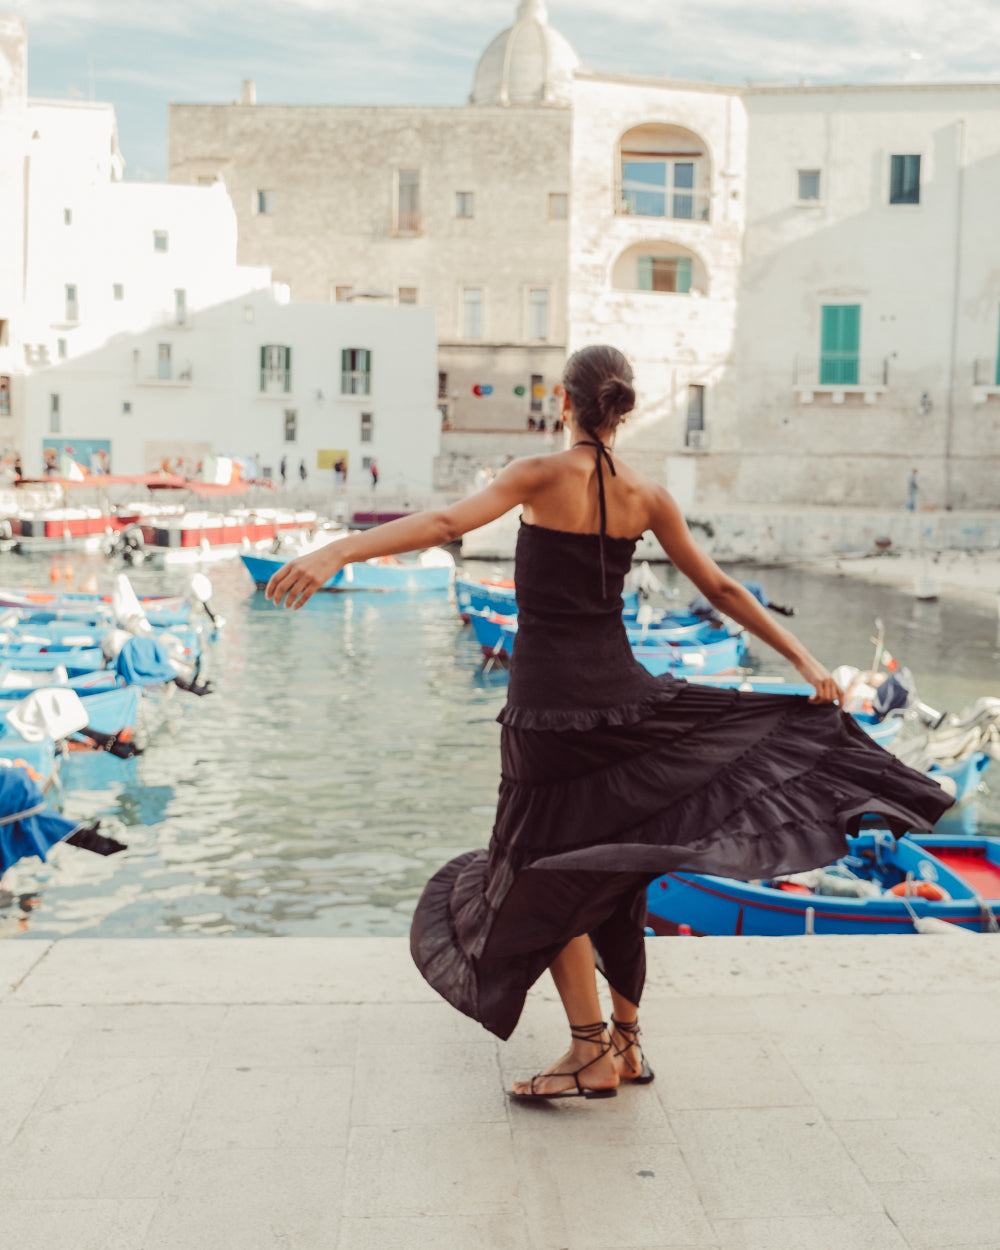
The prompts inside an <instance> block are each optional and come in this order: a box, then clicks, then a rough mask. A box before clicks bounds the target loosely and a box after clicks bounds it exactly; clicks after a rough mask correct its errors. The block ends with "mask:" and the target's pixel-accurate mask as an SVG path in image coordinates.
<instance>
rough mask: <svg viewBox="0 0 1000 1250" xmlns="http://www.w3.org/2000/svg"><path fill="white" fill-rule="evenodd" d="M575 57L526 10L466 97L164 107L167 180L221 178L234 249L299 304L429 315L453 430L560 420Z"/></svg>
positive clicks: (534, 4) (528, 2)
mask: <svg viewBox="0 0 1000 1250" xmlns="http://www.w3.org/2000/svg"><path fill="white" fill-rule="evenodd" d="M576 65H577V59H576V56H575V54H574V53H573V51H572V49H571V48H570V47H569V45H568V44H567V43H566V41H565V40H564V39H563V38H562V36H561V35H559V34H558V33H557V32H556V31H554V30H553V29H552V27H551V26H549V25H548V22H547V20H546V14H545V6H544V5H543V4H542V3H540V0H522V3H521V4H520V5H519V8H518V13H517V20H516V21H515V23H514V25H513V26H512V27H511V28H510V29H509V30H508V31H505V32H504V33H503V34H502V35H501V36H499V38H498V39H496V40H495V41H494V42H493V43H492V44H491V45H490V47H489V48H488V49H487V50H486V52H485V53H484V55H483V57H482V60H481V61H480V64H479V67H478V69H477V71H476V76H475V81H474V84H473V89H472V94H471V97H470V104H469V105H467V106H459V107H455V108H405V107H404V108H400V107H371V108H353V107H340V106H307V105H304V106H288V105H266V104H258V103H256V94H255V90H254V87H253V84H252V83H245V84H244V90H243V95H242V98H241V100H240V101H239V102H238V103H236V104H229V105H211V104H173V105H171V107H170V128H169V132H170V155H169V178H170V180H171V181H173V182H183V183H189V184H210V183H212V182H213V181H215V180H216V179H219V180H222V181H224V182H225V184H226V186H227V188H228V190H229V192H230V194H231V196H232V199H233V203H234V205H235V207H236V214H237V218H238V221H239V256H240V260H241V262H242V263H244V264H251V265H257V264H265V265H269V266H271V267H272V268H273V270H274V274H275V277H276V279H277V280H279V281H281V282H284V283H287V284H288V286H289V288H290V290H291V294H292V299H293V300H325V301H331V302H337V301H346V300H349V299H350V298H351V297H352V296H354V295H356V294H358V293H359V292H363V293H366V294H367V295H369V296H370V295H371V294H373V293H375V294H380V295H381V296H382V297H383V298H385V299H388V300H391V301H393V302H397V303H400V304H413V303H416V304H421V305H426V306H429V307H432V308H433V309H434V310H435V311H436V315H437V327H438V351H439V355H438V371H439V398H440V404H441V406H442V410H443V413H444V415H445V416H446V417H447V419H448V421H449V422H450V424H452V425H454V426H459V427H461V428H464V429H495V428H501V429H503V428H506V429H523V428H524V427H525V425H526V423H527V419H528V417H529V416H532V415H533V416H534V418H535V419H540V418H541V417H542V416H551V402H552V396H551V389H552V386H553V384H554V382H555V381H556V380H557V379H558V374H559V370H560V369H561V366H562V362H563V359H564V357H565V352H566V276H567V256H568V220H567V215H568V192H569V161H570V127H571V121H572V118H571V112H570V109H569V101H570V95H571V92H572V85H573V84H572V79H573V71H574V69H575V68H576Z"/></svg>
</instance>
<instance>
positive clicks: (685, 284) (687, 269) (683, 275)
mask: <svg viewBox="0 0 1000 1250" xmlns="http://www.w3.org/2000/svg"><path fill="white" fill-rule="evenodd" d="M690 290H691V257H690V256H678V257H677V292H678V294H679V295H687V293H688V291H690Z"/></svg>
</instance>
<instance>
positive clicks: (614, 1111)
mask: <svg viewBox="0 0 1000 1250" xmlns="http://www.w3.org/2000/svg"><path fill="white" fill-rule="evenodd" d="M647 946H648V955H649V966H650V976H649V982H648V987H647V993H646V997H645V1001H644V1003H643V1024H644V1029H645V1039H644V1040H645V1042H646V1047H647V1053H648V1055H649V1058H650V1061H651V1062H652V1064H653V1066H654V1067H655V1068H656V1070H657V1080H656V1081H655V1082H654V1084H653V1085H651V1086H648V1087H645V1088H641V1089H636V1088H628V1089H623V1090H621V1091H620V1093H619V1096H618V1097H617V1098H615V1099H613V1100H609V1101H602V1102H597V1103H588V1102H584V1101H582V1100H579V1101H578V1100H565V1101H562V1102H560V1103H556V1104H545V1105H542V1106H540V1107H537V1108H536V1107H522V1106H512V1105H511V1104H510V1103H509V1102H508V1101H507V1099H506V1097H505V1095H504V1088H505V1086H506V1084H507V1082H508V1081H509V1080H510V1079H511V1077H513V1076H522V1075H527V1074H528V1073H530V1072H532V1071H534V1070H536V1069H537V1068H539V1067H541V1066H543V1065H544V1064H545V1063H547V1062H550V1061H551V1060H552V1059H554V1058H555V1057H556V1056H557V1055H558V1054H560V1053H561V1051H562V1049H563V1048H564V1043H565V1024H564V1022H563V1019H562V1013H561V1010H560V1008H559V1006H558V1003H557V1001H556V1000H555V996H554V994H553V992H552V990H551V988H550V986H549V985H548V984H547V982H546V983H544V984H542V985H540V986H539V987H538V988H537V990H536V991H535V992H533V993H532V995H531V997H530V999H529V1002H528V1005H527V1007H526V1009H525V1013H524V1017H523V1019H522V1021H521V1024H520V1025H519V1027H518V1030H517V1032H516V1033H515V1035H514V1037H513V1038H512V1039H511V1041H510V1042H509V1043H507V1044H505V1045H500V1044H498V1043H497V1042H496V1040H495V1039H494V1038H492V1037H491V1036H490V1035H489V1034H487V1033H486V1032H485V1031H484V1030H483V1029H481V1028H480V1027H479V1026H478V1025H476V1024H475V1023H474V1022H472V1021H470V1020H467V1019H466V1018H465V1017H462V1016H459V1015H458V1014H457V1013H455V1012H454V1011H452V1010H451V1009H450V1008H449V1007H448V1006H447V1005H446V1004H444V1003H443V1002H441V1001H440V1000H439V999H438V998H437V997H436V996H435V995H433V994H432V993H431V991H430V990H429V989H427V987H426V986H424V984H423V982H422V981H421V980H420V978H419V977H418V975H417V974H416V972H415V970H414V969H413V967H412V964H411V963H410V959H409V951H408V949H407V944H406V942H405V941H404V940H401V939H374V938H373V939H324V938H317V939H310V938H286V939H246V940H243V939H225V938H222V939H214V940H213V939H191V940H185V939H149V940H122V941H118V940H109V941H94V940H86V939H65V940H63V941H60V942H56V943H49V942H37V943H36V942H32V941H30V940H29V941H14V942H8V943H6V944H4V946H3V948H2V951H0V972H2V978H0V983H2V985H3V987H4V991H3V999H2V1003H0V1046H2V1050H3V1055H4V1063H3V1065H0V1100H2V1104H3V1107H4V1112H5V1114H4V1116H3V1118H2V1120H0V1174H2V1175H3V1177H4V1184H3V1188H2V1195H0V1219H2V1221H3V1226H4V1229H5V1235H6V1239H7V1241H9V1244H11V1245H17V1246H18V1247H20V1248H21V1250H43V1248H44V1250H177V1247H180V1246H193V1245H197V1246H199V1247H202V1248H203V1250H258V1248H260V1250H263V1248H265V1247H266V1248H268V1250H279V1247H280V1248H282V1250H285V1248H286V1247H295V1250H320V1248H321V1247H322V1250H333V1248H334V1247H337V1250H396V1248H398V1250H422V1248H428V1250H429V1248H430V1247H434V1248H435V1250H468V1248H469V1247H470V1246H477V1247H479V1246H482V1247H485V1248H487V1250H608V1248H610V1247H628V1248H630V1250H644V1248H645V1250H654V1248H656V1250H661V1248H663V1247H675V1248H678V1250H681V1248H685V1247H686V1248H687V1250H802V1247H804V1246H808V1247H810V1250H906V1248H907V1247H913V1248H914V1250H916V1248H919V1250H960V1248H961V1250H996V1247H997V1246H998V1244H1000V1241H998V1238H997V1229H998V1228H1000V1187H998V1186H997V1184H996V1176H997V1156H998V1154H1000V1132H998V1130H997V1127H996V1125H997V1122H998V1118H1000V998H998V996H997V995H996V994H995V992H994V990H995V986H996V984H997V973H998V971H1000V942H997V941H994V940H992V939H991V938H990V937H982V938H977V937H966V938H957V937H956V938H953V939H952V938H947V937H941V938H937V939H935V938H929V937H915V936H914V937H894V936H891V937H875V938H805V937H802V938H788V939H766V938H746V939H742V938H708V939H702V940H696V939H687V940H685V939H654V940H651V941H650V942H649V943H648V944H647Z"/></svg>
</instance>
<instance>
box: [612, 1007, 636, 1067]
mask: <svg viewBox="0 0 1000 1250" xmlns="http://www.w3.org/2000/svg"><path fill="white" fill-rule="evenodd" d="M611 1027H612V1028H613V1029H617V1030H618V1032H619V1033H621V1035H622V1036H623V1037H624V1038H625V1039H626V1041H625V1045H624V1046H623V1047H622V1048H621V1049H620V1050H619V1048H618V1047H617V1046H615V1057H616V1058H621V1056H622V1055H626V1054H628V1052H629V1051H630V1050H631V1049H632V1047H633V1046H638V1047H639V1054H640V1055H641V1054H642V1046H641V1045H639V1037H640V1035H641V1033H642V1029H640V1028H639V1021H638V1020H633V1021H632V1023H631V1024H623V1023H622V1021H621V1020H616V1019H615V1018H614V1016H612V1017H611Z"/></svg>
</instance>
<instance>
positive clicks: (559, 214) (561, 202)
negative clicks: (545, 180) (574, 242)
mask: <svg viewBox="0 0 1000 1250" xmlns="http://www.w3.org/2000/svg"><path fill="white" fill-rule="evenodd" d="M568 216H569V196H568V195H567V194H566V192H565V191H550V192H549V221H565V220H566V218H567V217H568Z"/></svg>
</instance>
